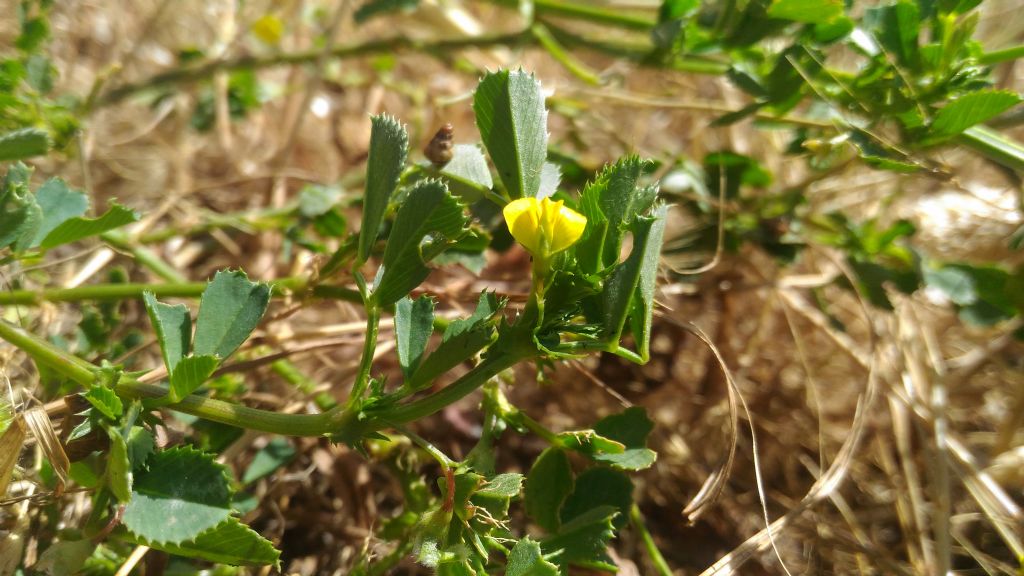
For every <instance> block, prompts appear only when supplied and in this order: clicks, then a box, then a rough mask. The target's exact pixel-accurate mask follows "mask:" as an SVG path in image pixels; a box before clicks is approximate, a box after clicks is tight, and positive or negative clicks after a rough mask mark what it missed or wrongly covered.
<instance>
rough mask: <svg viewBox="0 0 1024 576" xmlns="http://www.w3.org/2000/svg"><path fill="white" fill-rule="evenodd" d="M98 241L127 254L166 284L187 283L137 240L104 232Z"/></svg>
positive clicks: (124, 235)
mask: <svg viewBox="0 0 1024 576" xmlns="http://www.w3.org/2000/svg"><path fill="white" fill-rule="evenodd" d="M100 239H101V240H103V241H104V242H106V243H107V244H109V245H110V246H112V247H114V248H115V249H117V250H121V251H124V252H128V253H129V254H131V255H132V258H133V259H134V260H135V261H136V262H138V263H139V264H141V265H143V266H145V267H146V268H149V269H150V270H151V271H152V272H153V273H154V274H156V275H157V276H159V277H161V278H163V279H164V280H166V281H168V282H173V283H176V284H183V283H186V282H188V278H186V277H185V275H184V274H182V273H181V272H178V270H177V269H176V268H174V267H173V266H171V265H170V264H168V263H166V262H164V261H163V260H162V259H161V258H160V257H159V256H157V255H156V253H155V252H153V251H152V250H150V249H149V248H146V247H145V246H143V245H142V243H141V242H139V241H138V240H137V239H129V237H128V236H127V235H126V234H124V233H122V232H118V231H111V232H104V233H103V234H100Z"/></svg>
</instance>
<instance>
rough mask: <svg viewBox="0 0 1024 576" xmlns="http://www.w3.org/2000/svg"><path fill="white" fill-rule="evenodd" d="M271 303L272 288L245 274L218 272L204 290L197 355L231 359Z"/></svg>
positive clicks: (197, 333)
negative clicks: (250, 279)
mask: <svg viewBox="0 0 1024 576" xmlns="http://www.w3.org/2000/svg"><path fill="white" fill-rule="evenodd" d="M269 302H270V286H268V285H267V284H263V283H254V282H250V281H249V278H248V277H247V276H246V275H245V272H242V271H240V270H239V271H234V272H217V274H216V275H215V276H214V277H213V281H212V282H210V284H209V285H208V286H207V287H206V290H204V291H203V297H202V299H201V300H200V302H199V317H198V318H197V319H196V335H195V344H194V351H195V354H196V355H213V356H218V357H219V358H220V359H221V360H225V359H227V358H228V357H229V356H231V354H233V353H234V351H235V350H237V349H238V347H239V346H241V345H242V343H243V342H245V340H246V339H247V338H248V337H249V335H250V334H252V331H253V330H255V329H256V325H257V324H259V321H260V318H262V317H263V313H264V312H266V310H267V304H268V303H269Z"/></svg>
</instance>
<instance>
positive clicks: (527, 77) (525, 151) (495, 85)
mask: <svg viewBox="0 0 1024 576" xmlns="http://www.w3.org/2000/svg"><path fill="white" fill-rule="evenodd" d="M473 111H474V112H475V113H476V125H477V127H478V128H479V129H480V136H481V138H482V140H483V143H484V147H485V148H487V153H488V154H490V156H491V160H492V161H493V162H494V166H495V168H497V170H498V176H499V177H500V178H501V181H502V183H503V184H504V185H505V189H506V190H507V191H508V194H509V196H511V197H512V198H523V197H536V196H537V194H538V192H539V191H540V183H541V172H542V170H543V167H544V159H545V158H546V157H547V143H548V133H547V110H545V108H544V95H543V94H542V93H541V88H540V82H538V81H537V79H536V78H534V76H533V75H532V74H527V73H526V72H524V71H522V70H517V71H514V72H510V71H508V70H500V71H498V72H489V73H488V74H486V75H485V76H484V77H483V79H482V80H481V81H480V83H479V84H478V85H477V88H476V93H475V94H474V95H473Z"/></svg>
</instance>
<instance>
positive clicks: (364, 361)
mask: <svg viewBox="0 0 1024 576" xmlns="http://www.w3.org/2000/svg"><path fill="white" fill-rule="evenodd" d="M379 328H380V308H379V307H378V306H377V304H376V303H375V302H373V301H369V300H368V301H367V302H366V338H365V339H364V340H363V354H362V356H361V357H360V358H359V372H357V373H356V381H355V382H354V383H353V384H352V391H351V392H350V393H349V396H348V401H347V402H345V408H346V409H353V408H355V407H356V406H358V405H359V402H360V401H361V400H362V398H363V393H364V392H366V387H367V386H368V385H369V384H370V368H371V367H372V366H373V354H374V352H376V350H377V332H378V330H379Z"/></svg>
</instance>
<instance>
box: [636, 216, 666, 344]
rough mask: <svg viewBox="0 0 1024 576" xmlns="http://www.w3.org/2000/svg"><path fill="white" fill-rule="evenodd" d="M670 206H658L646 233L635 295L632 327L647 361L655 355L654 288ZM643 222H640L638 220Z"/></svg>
mask: <svg viewBox="0 0 1024 576" xmlns="http://www.w3.org/2000/svg"><path fill="white" fill-rule="evenodd" d="M667 215H668V206H664V205H662V206H659V207H657V208H655V209H654V211H653V213H652V214H651V217H652V218H654V222H653V223H652V224H651V227H650V230H649V231H648V233H647V236H646V242H645V243H644V249H643V253H642V254H641V255H640V281H639V283H638V284H637V288H636V293H635V295H634V296H633V306H632V311H631V312H630V327H631V329H632V331H633V340H634V341H635V342H636V348H637V352H638V353H639V354H640V359H641V360H642V361H643V362H647V360H648V359H649V358H650V355H651V322H652V319H653V315H654V290H655V287H656V286H657V281H658V263H659V262H660V261H661V247H662V243H663V241H664V237H665V222H666V217H667ZM638 226H639V224H638Z"/></svg>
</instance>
